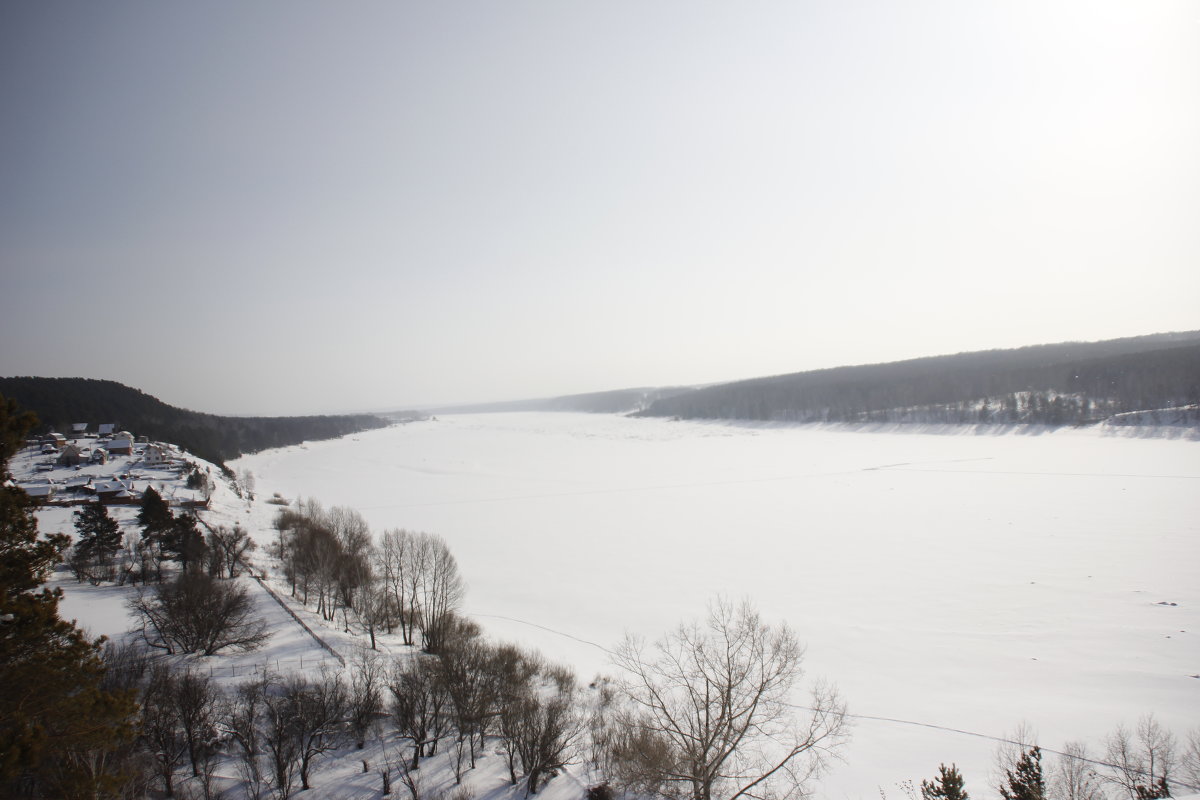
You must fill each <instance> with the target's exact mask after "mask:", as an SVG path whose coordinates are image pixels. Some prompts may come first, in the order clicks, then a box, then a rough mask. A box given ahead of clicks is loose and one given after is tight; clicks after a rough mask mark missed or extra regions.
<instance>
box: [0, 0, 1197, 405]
mask: <svg viewBox="0 0 1200 800" xmlns="http://www.w3.org/2000/svg"><path fill="white" fill-rule="evenodd" d="M1198 328H1200V2H1197V1H1196V0H1187V1H1186V2H1154V0H1128V1H1127V2H1106V1H1105V0H1079V1H1078V2H1054V0H1049V1H1047V0H1036V2H1013V0H996V2H964V0H945V1H944V2H920V1H919V0H917V1H915V2H901V3H897V2H893V1H892V0H880V2H856V1H854V0H849V1H846V0H838V1H837V2H834V1H832V0H831V1H830V2H803V1H802V0H788V1H787V2H753V1H750V2H747V1H746V0H738V2H727V3H708V2H696V1H695V0H686V1H684V0H681V1H680V2H654V1H653V0H651V1H650V2H646V1H645V0H637V1H636V2H620V1H614V0H603V2H591V3H584V2H559V1H558V0H546V1H545V2H490V1H489V2H477V3H472V2H436V3H435V2H429V3H419V4H418V3H406V2H399V1H398V0H397V1H395V2H365V1H363V2H354V3H329V2H303V1H300V2H297V1H295V0H289V1H288V2H265V1H264V2H254V3H241V2H213V3H161V2H157V1H155V2H150V1H149V0H147V1H146V2H112V1H108V0H106V2H92V0H86V1H81V2H73V3H72V2H54V0H49V2H18V1H17V0H9V2H3V3H2V4H0V337H2V341H3V346H2V347H0V375H45V376H83V377H93V378H110V379H113V380H118V381H121V382H122V383H126V384H129V385H131V386H134V387H137V388H139V389H142V390H143V391H146V392H149V393H150V394H153V395H155V396H157V397H159V398H161V399H163V400H165V401H166V402H168V403H171V404H173V405H178V406H183V407H186V408H191V409H195V410H200V411H208V412H213V413H233V414H242V413H245V414H303V413H320V412H330V411H341V410H384V409H391V408H399V407H407V406H413V405H422V404H435V403H437V404H440V403H452V402H472V401H485V400H502V399H515V398H525V397H541V396H550V395H559V394H570V393H577V392H586V391H596V390H604V389H616V388H623V387H632V386H650V385H673V384H695V383H710V382H715V381H721V380H733V379H737V378H746V377H755V376H761V375H770V374H779V373H785V372H795V371H799V370H804V369H811V368H819V367H827V366H835V365H840V364H855V363H870V362H880V361H889V360H895V359H900V358H909V357H916V356H922V355H933V354H938V353H950V352H960V351H965V350H976V349H986V348H994V347H1013V346H1021V345H1027V344H1037V343H1043V342H1056V341H1066V340H1097V339H1107V338H1114V337H1118V336H1130V335H1138V334H1145V333H1153V332H1159V331H1169V330H1195V329H1198Z"/></svg>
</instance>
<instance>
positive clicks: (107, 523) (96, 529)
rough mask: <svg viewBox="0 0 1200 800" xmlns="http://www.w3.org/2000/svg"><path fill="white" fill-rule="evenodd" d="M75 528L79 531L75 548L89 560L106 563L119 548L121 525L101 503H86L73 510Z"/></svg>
mask: <svg viewBox="0 0 1200 800" xmlns="http://www.w3.org/2000/svg"><path fill="white" fill-rule="evenodd" d="M75 530H76V531H78V532H79V541H78V542H76V544H75V548H76V549H77V550H78V551H79V552H80V554H81V555H82V556H83V557H84V558H86V559H88V560H89V561H96V562H99V563H101V564H108V563H109V562H110V561H111V559H112V557H113V556H114V555H116V553H117V551H118V550H120V549H121V544H122V542H121V539H122V537H121V526H120V525H118V524H117V521H116V520H115V519H113V518H112V517H110V516H109V514H108V507H107V506H105V505H103V504H101V503H88V504H87V505H85V506H84V507H83V508H82V509H80V510H79V511H76V512H75Z"/></svg>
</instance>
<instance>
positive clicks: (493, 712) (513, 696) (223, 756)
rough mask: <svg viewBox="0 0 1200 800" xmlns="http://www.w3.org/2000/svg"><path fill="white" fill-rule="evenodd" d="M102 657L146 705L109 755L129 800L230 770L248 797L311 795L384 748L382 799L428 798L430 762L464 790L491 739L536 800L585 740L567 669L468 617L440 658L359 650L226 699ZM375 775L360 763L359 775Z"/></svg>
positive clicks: (114, 678) (152, 666)
mask: <svg viewBox="0 0 1200 800" xmlns="http://www.w3.org/2000/svg"><path fill="white" fill-rule="evenodd" d="M106 657H107V661H108V664H109V671H108V680H109V682H110V683H112V684H113V685H114V686H115V687H120V689H121V690H122V691H123V692H125V693H126V694H129V695H131V696H133V697H136V698H137V701H138V703H137V706H138V709H139V710H138V712H137V713H136V714H135V715H133V717H132V721H133V723H134V724H133V732H134V735H133V736H130V737H127V738H126V739H124V740H123V741H122V742H121V744H120V747H119V748H117V752H114V753H113V754H112V756H111V758H110V761H111V763H113V764H120V765H121V769H120V770H119V771H118V772H117V773H116V774H114V775H113V786H114V787H116V788H118V789H119V793H123V794H124V795H126V796H141V795H142V794H143V793H145V792H147V791H149V790H150V789H152V788H153V787H154V785H155V784H157V785H158V786H159V787H160V788H161V789H162V791H164V792H165V793H166V795H167V796H168V797H171V796H174V795H175V792H176V790H177V789H178V788H179V780H180V778H181V776H184V777H185V779H187V780H191V781H192V785H194V786H197V787H198V788H199V789H200V790H201V791H203V794H204V796H205V797H206V798H209V797H214V796H217V794H218V792H217V790H216V786H215V782H214V774H215V771H216V769H217V766H218V764H224V766H225V771H228V770H229V769H230V767H231V766H234V765H235V766H234V768H235V769H236V771H237V774H238V775H239V777H240V778H241V779H242V781H243V782H244V787H245V790H246V796H247V797H255V798H257V797H274V798H279V799H280V800H283V799H284V798H287V797H289V796H291V795H292V794H293V793H294V792H295V791H297V790H303V789H309V788H311V787H312V785H313V776H314V767H315V766H316V765H317V763H318V762H319V761H320V760H321V759H322V758H323V757H325V756H326V754H328V753H330V752H332V751H336V750H350V751H351V752H353V751H354V750H363V749H364V748H365V746H366V744H367V742H368V741H371V742H376V741H377V742H379V743H380V748H379V749H378V750H375V752H376V753H378V754H379V756H377V757H376V763H375V764H374V769H375V772H376V773H377V774H378V776H379V779H380V782H381V786H382V788H383V791H384V793H385V794H389V793H391V791H392V790H393V786H394V785H401V786H403V787H405V789H407V791H408V792H409V793H410V795H411V797H412V800H422V798H423V797H424V793H423V792H422V791H421V786H420V772H419V770H420V766H421V761H422V759H425V758H428V757H431V756H434V755H437V754H439V753H449V755H450V758H451V759H452V761H453V764H454V770H455V776H456V779H457V780H458V781H461V780H462V778H463V776H464V775H465V774H466V772H467V771H468V770H470V769H473V768H474V767H475V766H476V763H477V759H478V757H479V756H480V754H481V752H482V748H483V746H484V742H485V740H486V739H488V738H491V739H492V740H493V741H494V742H495V744H496V746H497V750H498V751H499V752H501V753H503V755H504V758H505V760H506V764H507V767H508V771H509V776H510V779H511V781H512V783H513V784H514V785H515V784H517V783H518V782H519V781H520V780H522V779H524V780H525V781H526V788H527V791H528V792H529V793H534V792H536V791H538V789H539V787H540V786H541V785H542V783H543V782H544V781H545V779H546V778H547V777H548V776H550V775H553V774H554V772H555V771H556V770H558V769H561V768H562V767H563V766H565V765H566V764H567V763H568V762H569V761H570V759H571V757H572V756H573V755H574V753H575V748H576V745H577V744H578V742H579V740H580V738H581V736H582V735H583V732H584V729H585V725H584V720H583V716H582V715H581V713H580V710H579V706H578V704H577V703H576V701H575V698H576V693H577V684H576V681H575V678H574V676H573V675H572V674H571V672H570V671H569V670H567V669H565V668H562V667H554V666H549V665H547V664H546V663H545V662H543V661H542V660H541V659H540V658H538V657H535V656H531V655H528V654H525V653H523V652H521V651H519V650H517V649H516V648H514V647H511V646H506V645H504V646H493V645H490V644H487V643H485V642H484V641H482V640H481V639H480V638H479V636H478V630H477V629H476V628H474V627H473V626H470V625H468V624H466V623H463V622H462V621H461V620H460V621H459V622H458V624H456V627H455V632H454V634H453V636H452V638H450V639H448V640H447V641H446V643H445V647H444V648H443V650H442V652H441V653H440V654H438V655H436V656H434V655H429V654H423V653H412V654H408V655H405V656H401V657H398V658H394V659H387V658H385V657H383V656H381V655H379V654H377V653H375V652H373V651H370V650H366V649H364V650H363V651H362V652H360V653H359V654H358V655H357V657H356V658H354V659H352V660H351V663H350V665H349V667H348V668H346V669H344V670H341V671H332V670H322V671H320V672H319V673H316V674H303V673H293V674H290V675H283V676H281V675H273V674H268V673H263V674H258V675H255V676H254V677H253V678H250V679H248V680H246V681H243V682H242V683H240V684H236V685H234V686H232V687H230V688H228V689H223V688H222V687H221V686H220V685H219V684H218V683H216V682H215V681H214V680H213V679H212V678H211V677H210V676H209V675H208V674H206V673H204V672H199V671H195V670H192V669H189V668H188V667H186V666H184V667H180V666H172V665H171V664H170V663H169V662H165V661H161V660H157V659H153V658H151V657H150V656H149V655H148V654H147V651H145V650H142V649H138V648H137V647H135V646H126V647H110V648H109V649H108V651H107V653H106ZM371 766H372V765H371V764H370V762H369V761H368V760H363V769H364V771H366V770H367V769H369V768H370V767H371ZM187 776H190V777H187Z"/></svg>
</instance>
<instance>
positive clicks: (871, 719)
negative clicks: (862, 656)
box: [465, 611, 1200, 792]
mask: <svg viewBox="0 0 1200 800" xmlns="http://www.w3.org/2000/svg"><path fill="white" fill-rule="evenodd" d="M465 613H466V614H467V615H468V616H471V617H484V618H488V619H502V620H507V621H508V622H516V623H518V624H520V625H527V626H529V627H531V628H537V629H539V630H543V631H546V632H547V633H553V634H555V635H557V636H562V637H565V638H567V639H573V640H574V641H576V642H580V643H581V644H586V645H590V646H591V647H595V648H596V649H597V650H601V651H603V652H605V653H608V654H609V655H616V653H615V652H614V651H613V650H611V649H609V648H607V647H605V646H604V645H602V644H598V643H596V642H593V641H590V640H588V639H583V638H581V637H579V636H575V635H573V634H570V633H566V632H565V631H560V630H556V629H554V628H550V627H547V626H545V625H539V624H538V623H536V622H530V621H528V620H524V619H517V618H516V617H506V616H504V615H502V614H475V613H472V612H469V611H468V612H465ZM639 663H643V666H645V664H644V662H639ZM785 705H787V706H788V707H789V708H795V709H797V710H800V711H812V712H816V711H817V710H818V709H815V708H812V707H811V706H801V705H796V704H794V703H785ZM844 716H846V717H849V718H850V719H861V720H867V721H869V722H890V723H892V724H895V725H909V726H912V727H917V728H929V729H931V730H936V731H944V732H946V733H957V734H960V735H962V736H973V737H975V738H977V739H987V740H989V741H992V742H998V743H1000V744H1011V745H1016V746H1017V747H1020V748H1022V749H1029V748H1030V747H1032V746H1033V745H1030V744H1028V743H1026V742H1019V741H1016V740H1015V739H1006V738H1004V737H1003V736H992V735H990V734H986V733H978V732H976V731H968V730H963V729H962V728H951V727H948V726H946V725H935V724H933V723H932V722H919V721H917V720H911V719H899V718H896V717H877V716H873V715H871V714H852V713H850V712H848V711H847V712H845V713H844ZM1039 749H1040V750H1041V751H1042V752H1043V753H1053V754H1054V755H1056V756H1061V757H1063V758H1071V759H1075V760H1076V761H1082V762H1083V763H1085V764H1091V765H1093V766H1097V767H1108V768H1110V769H1114V770H1118V771H1123V772H1134V773H1137V774H1138V775H1142V776H1145V777H1149V778H1151V779H1153V778H1154V775H1152V774H1151V773H1149V772H1146V771H1145V770H1139V769H1134V768H1132V767H1122V766H1120V765H1119V764H1113V763H1110V762H1108V761H1100V760H1098V759H1094V758H1087V757H1085V756H1080V755H1075V754H1073V753H1064V752H1062V751H1061V750H1054V749H1052V748H1049V747H1040V746H1039ZM1171 783H1172V784H1174V785H1176V786H1182V787H1183V788H1185V789H1189V790H1191V791H1193V792H1200V786H1195V785H1192V784H1189V783H1184V782H1183V781H1181V780H1179V779H1178V778H1172V779H1171Z"/></svg>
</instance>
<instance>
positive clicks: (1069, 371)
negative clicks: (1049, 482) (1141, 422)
mask: <svg viewBox="0 0 1200 800" xmlns="http://www.w3.org/2000/svg"><path fill="white" fill-rule="evenodd" d="M1198 340H1200V334H1195V333H1192V334H1178V335H1174V334H1167V335H1157V336H1144V337H1136V338H1132V339H1118V340H1113V341H1109V342H1096V343H1071V344H1063V345H1042V346H1039V347H1026V348H1021V349H1017V350H994V351H987V352H981V353H962V354H958V355H952V356H938V357H934V358H920V359H913V360H909V361H899V362H895V363H890V364H873V365H867V366H858V367H838V368H835V369H824V370H816V371H813V372H803V373H797V374H794V375H782V376H777V377H770V378H758V379H755V380H748V381H739V382H735V383H727V384H722V385H720V386H712V387H708V388H704V389H698V390H695V391H692V392H687V393H684V394H677V395H674V396H669V397H664V398H662V399H659V400H657V401H656V402H654V403H653V404H652V405H651V406H650V407H649V408H648V409H646V410H645V411H644V412H641V413H642V415H645V416H668V417H681V418H704V419H749V420H778V421H788V422H920V423H947V422H948V423H964V422H980V421H983V422H1004V423H1033V424H1045V425H1074V424H1086V423H1092V422H1096V421H1098V420H1100V419H1104V418H1106V417H1109V416H1111V415H1113V414H1121V413H1128V412H1135V411H1143V410H1148V409H1185V408H1190V407H1194V406H1196V404H1198V403H1200V379H1198V378H1197V376H1198V375H1200V341H1198ZM1176 420H1179V421H1181V422H1183V423H1185V424H1186V423H1188V422H1189V421H1190V422H1195V421H1196V420H1197V415H1196V413H1194V412H1188V413H1185V414H1184V415H1183V416H1182V417H1181V416H1179V415H1169V416H1165V417H1163V418H1162V419H1161V420H1160V422H1161V423H1164V424H1166V423H1168V422H1170V423H1171V424H1177V423H1176ZM1148 421H1153V420H1152V419H1151V420H1148Z"/></svg>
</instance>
